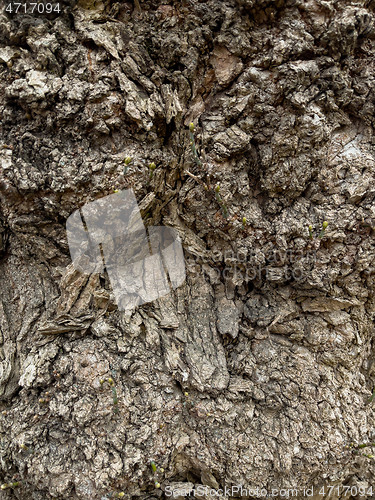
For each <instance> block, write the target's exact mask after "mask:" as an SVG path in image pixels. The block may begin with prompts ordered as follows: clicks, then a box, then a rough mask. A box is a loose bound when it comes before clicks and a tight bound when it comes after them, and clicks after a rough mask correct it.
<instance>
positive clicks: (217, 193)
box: [215, 184, 228, 219]
mask: <svg viewBox="0 0 375 500" xmlns="http://www.w3.org/2000/svg"><path fill="white" fill-rule="evenodd" d="M215 196H216V200H217V202H218V204H219V205H220V207H221V210H222V212H223V217H224V218H225V219H226V218H227V217H228V209H227V207H226V205H225V203H224V202H223V200H222V198H221V196H220V186H219V184H218V185H217V186H216V187H215Z"/></svg>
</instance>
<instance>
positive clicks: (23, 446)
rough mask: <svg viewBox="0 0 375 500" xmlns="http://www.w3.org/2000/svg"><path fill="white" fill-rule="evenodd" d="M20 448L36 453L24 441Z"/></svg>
mask: <svg viewBox="0 0 375 500" xmlns="http://www.w3.org/2000/svg"><path fill="white" fill-rule="evenodd" d="M20 448H21V449H22V450H23V451H26V452H27V453H30V454H32V453H34V452H33V450H31V449H30V448H29V447H28V446H26V445H25V444H24V443H22V444H20Z"/></svg>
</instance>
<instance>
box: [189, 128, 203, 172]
mask: <svg viewBox="0 0 375 500" xmlns="http://www.w3.org/2000/svg"><path fill="white" fill-rule="evenodd" d="M189 132H190V147H191V151H192V153H193V156H194V160H195V162H196V164H197V165H198V167H201V166H202V162H201V160H200V159H199V156H198V153H197V148H196V147H195V139H194V123H193V122H191V123H190V125H189Z"/></svg>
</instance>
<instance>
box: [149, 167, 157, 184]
mask: <svg viewBox="0 0 375 500" xmlns="http://www.w3.org/2000/svg"><path fill="white" fill-rule="evenodd" d="M148 168H149V169H150V176H149V179H148V184H149V183H150V182H151V180H152V178H153V176H154V170H155V168H156V165H155V163H150V165H149V167H148Z"/></svg>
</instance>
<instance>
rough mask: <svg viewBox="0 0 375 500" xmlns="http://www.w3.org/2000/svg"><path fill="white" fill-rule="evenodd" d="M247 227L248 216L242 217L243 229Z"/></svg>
mask: <svg viewBox="0 0 375 500" xmlns="http://www.w3.org/2000/svg"><path fill="white" fill-rule="evenodd" d="M245 227H246V217H242V229H245Z"/></svg>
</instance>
